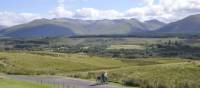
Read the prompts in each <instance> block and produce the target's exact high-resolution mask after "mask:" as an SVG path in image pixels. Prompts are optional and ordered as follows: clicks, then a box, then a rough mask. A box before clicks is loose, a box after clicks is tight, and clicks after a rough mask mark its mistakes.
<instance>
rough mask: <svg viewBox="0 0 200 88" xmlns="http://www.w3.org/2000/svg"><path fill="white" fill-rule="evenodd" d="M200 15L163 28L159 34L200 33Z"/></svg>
mask: <svg viewBox="0 0 200 88" xmlns="http://www.w3.org/2000/svg"><path fill="white" fill-rule="evenodd" d="M199 28H200V14H197V15H192V16H189V17H186V18H184V19H182V20H179V21H177V22H173V23H170V24H168V25H166V26H163V27H162V28H160V29H159V30H157V31H156V32H158V33H200V29H199Z"/></svg>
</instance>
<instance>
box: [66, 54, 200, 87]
mask: <svg viewBox="0 0 200 88" xmlns="http://www.w3.org/2000/svg"><path fill="white" fill-rule="evenodd" d="M125 63H128V64H129V65H130V66H129V67H124V68H119V69H113V70H107V71H108V73H109V78H110V81H111V82H114V83H120V84H123V85H127V86H134V87H140V88H200V84H199V82H200V79H199V78H200V62H199V61H190V60H183V59H178V58H174V59H171V58H162V59H161V58H160V59H159V58H150V59H136V60H128V61H125ZM100 72H101V71H99V72H87V73H74V74H71V75H70V76H73V75H75V76H76V77H81V78H84V79H92V78H95V77H97V76H98V75H99V74H100Z"/></svg>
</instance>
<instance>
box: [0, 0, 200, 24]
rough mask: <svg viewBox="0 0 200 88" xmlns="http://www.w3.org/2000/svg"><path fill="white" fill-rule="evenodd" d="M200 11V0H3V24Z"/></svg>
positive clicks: (163, 17)
mask: <svg viewBox="0 0 200 88" xmlns="http://www.w3.org/2000/svg"><path fill="white" fill-rule="evenodd" d="M192 14H200V0H1V3H0V25H6V26H13V25H18V24H22V23H27V22H30V21H32V20H35V19H41V18H46V19H52V18H61V17H62V18H63V17H64V18H76V19H83V20H99V19H122V18H123V19H130V18H136V19H138V20H140V21H145V20H150V19H158V20H160V21H164V22H172V21H176V20H179V19H182V18H184V17H186V16H189V15H192Z"/></svg>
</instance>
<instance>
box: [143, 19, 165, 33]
mask: <svg viewBox="0 0 200 88" xmlns="http://www.w3.org/2000/svg"><path fill="white" fill-rule="evenodd" d="M144 23H145V25H146V27H147V28H148V29H149V30H150V31H154V30H157V29H159V28H161V27H163V26H164V25H166V23H164V22H161V21H158V20H156V19H154V20H148V21H145V22H144Z"/></svg>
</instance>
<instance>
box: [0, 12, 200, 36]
mask: <svg viewBox="0 0 200 88" xmlns="http://www.w3.org/2000/svg"><path fill="white" fill-rule="evenodd" d="M154 32H156V33H200V14H197V15H192V16H189V17H186V18H184V19H182V20H179V21H177V22H172V23H169V24H166V23H163V22H160V21H158V20H155V19H154V20H149V21H145V22H140V21H138V20H136V19H117V20H107V19H105V20H79V19H68V18H55V19H37V20H34V21H32V22H29V23H26V24H21V25H16V26H13V27H9V28H5V29H3V30H1V31H0V34H1V35H4V36H9V37H19V38H29V37H55V36H76V35H131V34H136V33H154Z"/></svg>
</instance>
